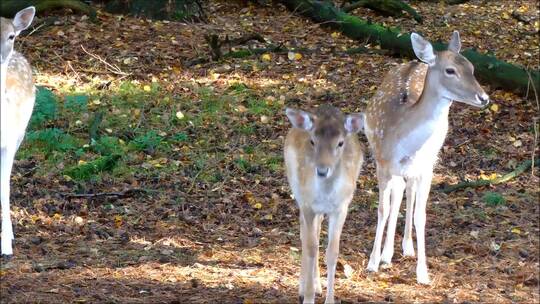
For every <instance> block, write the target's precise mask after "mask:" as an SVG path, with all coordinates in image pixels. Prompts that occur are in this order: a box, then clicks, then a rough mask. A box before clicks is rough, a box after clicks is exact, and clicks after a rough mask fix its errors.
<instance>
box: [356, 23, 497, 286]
mask: <svg viewBox="0 0 540 304" xmlns="http://www.w3.org/2000/svg"><path fill="white" fill-rule="evenodd" d="M411 41H412V46H413V50H414V52H415V54H416V56H417V57H418V59H420V60H421V61H422V62H424V63H425V64H424V63H418V62H410V63H407V64H404V65H401V66H400V67H398V68H397V69H395V70H392V71H390V72H389V73H388V75H387V76H386V77H385V78H384V80H383V82H382V84H381V88H380V89H379V90H378V92H377V93H376V95H375V96H374V97H373V99H372V100H371V102H370V104H369V106H368V108H367V111H366V124H365V133H366V136H367V138H368V142H369V145H370V146H371V149H372V151H373V154H374V158H375V161H376V164H377V178H378V183H379V208H378V220H377V230H376V234H375V242H374V245H373V251H372V252H371V256H370V259H369V263H368V267H367V269H368V270H369V271H374V272H376V271H377V270H378V267H379V262H380V261H382V262H383V263H385V264H389V265H390V264H391V260H392V255H393V254H394V235H395V230H396V222H397V217H398V213H399V207H400V205H401V200H402V198H403V191H404V190H405V189H406V200H407V212H406V216H405V231H404V236H403V243H402V247H403V255H405V256H414V247H413V241H412V224H413V210H414V226H415V228H416V239H417V250H418V261H417V266H416V278H417V282H418V283H421V284H429V282H430V280H429V275H428V270H427V263H426V253H425V240H424V228H425V223H426V204H427V199H428V195H429V191H430V187H431V179H432V176H433V167H434V165H435V162H436V160H437V154H438V152H439V150H440V149H441V147H442V144H443V142H444V139H445V137H446V133H447V131H448V112H449V110H450V106H451V105H452V101H454V100H455V101H459V102H463V103H466V104H469V105H472V106H475V107H484V106H486V105H487V104H488V103H489V96H488V95H487V94H486V93H485V92H484V90H483V89H482V87H481V86H480V85H479V84H478V82H477V81H476V79H475V77H474V75H473V72H474V68H473V65H472V64H471V63H470V62H469V61H468V60H467V59H466V58H465V57H463V56H462V55H460V54H459V51H460V49H461V42H460V38H459V33H458V32H457V31H454V33H453V34H452V38H451V40H450V42H449V44H448V50H446V51H442V52H434V51H433V47H432V45H431V43H429V41H427V40H425V39H424V38H422V37H421V36H420V35H418V34H416V33H413V34H412V35H411ZM415 202H416V204H415ZM387 220H388V228H387V232H386V240H385V244H384V250H383V252H382V255H381V243H382V239H383V233H384V227H385V225H386V221H387Z"/></svg>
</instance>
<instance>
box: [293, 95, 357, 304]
mask: <svg viewBox="0 0 540 304" xmlns="http://www.w3.org/2000/svg"><path fill="white" fill-rule="evenodd" d="M286 114H287V117H288V118H289V120H290V121H291V123H292V125H293V128H292V129H291V130H290V131H289V133H288V134H287V137H286V139H285V148H284V155H285V166H286V171H287V179H288V181H289V185H290V187H291V189H292V193H293V195H294V198H295V199H296V201H297V203H298V207H299V208H300V239H301V241H302V265H301V272H300V287H299V295H300V299H302V297H303V302H304V303H314V301H315V293H318V294H321V293H322V287H321V280H320V273H319V234H320V230H321V222H322V220H323V216H324V214H326V215H327V216H328V247H327V249H326V266H327V276H328V277H327V280H328V284H327V292H326V301H325V303H334V277H335V272H336V263H337V258H338V254H339V238H340V235H341V230H342V228H343V223H344V222H345V218H346V217H347V208H348V206H349V203H350V202H351V200H352V197H353V193H354V190H355V189H356V180H357V179H358V175H359V173H360V168H361V167H362V163H363V160H364V154H363V152H362V147H361V145H360V142H359V141H358V138H357V135H356V133H357V132H359V131H360V130H361V129H362V128H363V125H364V114H362V113H358V114H350V115H346V116H345V115H344V114H343V113H342V112H341V111H340V110H338V109H337V108H335V107H332V106H329V105H323V106H320V107H319V108H318V109H317V110H316V111H315V112H314V113H310V112H305V111H301V110H296V109H290V108H287V110H286Z"/></svg>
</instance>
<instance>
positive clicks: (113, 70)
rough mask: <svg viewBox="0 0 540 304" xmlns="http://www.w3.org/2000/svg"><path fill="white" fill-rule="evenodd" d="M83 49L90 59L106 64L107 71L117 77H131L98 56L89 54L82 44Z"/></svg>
mask: <svg viewBox="0 0 540 304" xmlns="http://www.w3.org/2000/svg"><path fill="white" fill-rule="evenodd" d="M81 48H82V50H83V51H84V52H85V53H86V54H87V55H89V56H90V57H92V58H94V59H97V60H98V61H100V62H101V63H103V64H105V66H106V67H107V70H108V71H109V72H111V73H113V74H116V75H123V76H129V75H130V74H129V73H125V72H122V70H121V69H120V68H119V67H117V66H116V65H113V64H110V63H108V62H107V61H105V60H104V59H103V58H101V57H100V56H98V55H95V54H92V53H90V52H88V51H87V50H86V49H85V48H84V46H83V45H82V44H81Z"/></svg>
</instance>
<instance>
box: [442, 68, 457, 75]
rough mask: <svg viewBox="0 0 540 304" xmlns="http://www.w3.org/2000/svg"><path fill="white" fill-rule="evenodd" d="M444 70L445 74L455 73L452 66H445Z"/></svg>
mask: <svg viewBox="0 0 540 304" xmlns="http://www.w3.org/2000/svg"><path fill="white" fill-rule="evenodd" d="M444 71H445V72H446V74H447V75H455V74H456V70H454V69H453V68H447V69H446V70H444Z"/></svg>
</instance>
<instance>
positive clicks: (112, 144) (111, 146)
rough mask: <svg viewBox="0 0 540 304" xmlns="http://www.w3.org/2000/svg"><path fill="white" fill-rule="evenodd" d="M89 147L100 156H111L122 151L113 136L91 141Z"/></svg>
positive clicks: (118, 141) (118, 142) (117, 140)
mask: <svg viewBox="0 0 540 304" xmlns="http://www.w3.org/2000/svg"><path fill="white" fill-rule="evenodd" d="M90 147H92V150H94V152H96V153H99V154H101V155H111V154H114V153H119V152H120V151H122V146H121V145H120V140H119V139H118V138H117V137H114V136H102V137H100V138H99V139H98V140H95V139H92V143H91V145H90Z"/></svg>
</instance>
